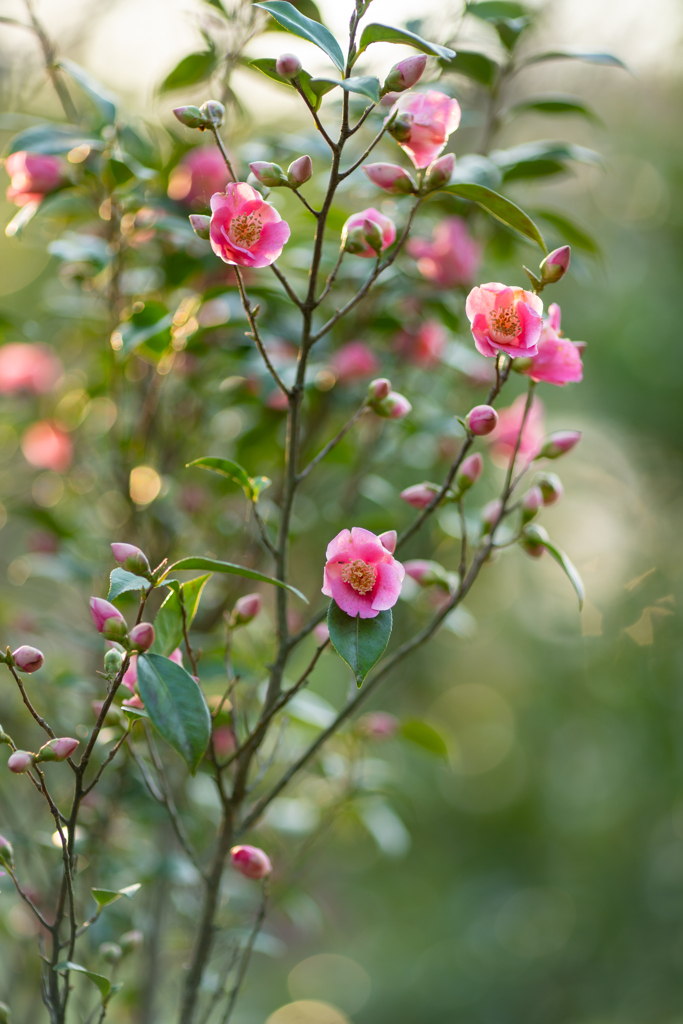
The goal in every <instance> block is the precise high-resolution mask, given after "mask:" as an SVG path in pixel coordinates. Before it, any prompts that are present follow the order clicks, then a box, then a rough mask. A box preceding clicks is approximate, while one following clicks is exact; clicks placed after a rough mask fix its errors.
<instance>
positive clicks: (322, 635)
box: [313, 622, 330, 644]
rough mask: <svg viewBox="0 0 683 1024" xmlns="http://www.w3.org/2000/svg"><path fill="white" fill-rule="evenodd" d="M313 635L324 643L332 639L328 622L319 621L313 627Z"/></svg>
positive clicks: (320, 642)
mask: <svg viewBox="0 0 683 1024" xmlns="http://www.w3.org/2000/svg"><path fill="white" fill-rule="evenodd" d="M313 636H314V637H315V638H316V640H317V641H318V643H319V644H324V643H325V641H326V640H329V639H330V631H329V629H328V626H327V623H326V622H319V623H318V625H317V626H315V627H314V629H313Z"/></svg>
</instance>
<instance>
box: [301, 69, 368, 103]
mask: <svg viewBox="0 0 683 1024" xmlns="http://www.w3.org/2000/svg"><path fill="white" fill-rule="evenodd" d="M318 82H321V83H323V84H325V85H328V84H329V85H331V86H332V87H333V88H334V87H335V86H339V87H340V88H341V89H344V90H345V91H346V92H356V93H358V94H359V95H360V96H366V97H367V98H368V99H369V100H372V102H373V103H379V78H375V77H374V76H373V75H362V76H361V77H359V78H345V79H343V81H339V79H337V78H312V79H311V88H312V89H315V88H316V86H317V84H318ZM326 91H327V90H326Z"/></svg>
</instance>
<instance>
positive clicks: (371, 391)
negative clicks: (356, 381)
mask: <svg viewBox="0 0 683 1024" xmlns="http://www.w3.org/2000/svg"><path fill="white" fill-rule="evenodd" d="M390 391H391V381H390V380H387V378H386V377H378V378H377V380H373V381H371V382H370V386H369V387H368V401H370V402H381V401H382V399H383V398H386V397H387V395H388V394H389V393H390Z"/></svg>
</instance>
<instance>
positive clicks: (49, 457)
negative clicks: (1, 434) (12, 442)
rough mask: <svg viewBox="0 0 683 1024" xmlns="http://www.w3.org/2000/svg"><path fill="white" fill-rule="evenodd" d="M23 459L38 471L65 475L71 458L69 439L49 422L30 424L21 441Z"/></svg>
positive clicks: (42, 421)
mask: <svg viewBox="0 0 683 1024" xmlns="http://www.w3.org/2000/svg"><path fill="white" fill-rule="evenodd" d="M21 450H22V452H23V453H24V458H25V459H26V461H27V462H30V463H31V465H32V466H36V467H37V468H38V469H51V470H53V471H54V472H55V473H65V472H66V470H67V469H68V468H69V466H70V465H71V460H72V458H73V444H72V441H71V438H70V437H69V435H68V434H67V433H65V432H64V431H63V430H60V428H59V427H57V426H55V424H54V423H51V422H49V420H39V421H38V422H37V423H32V424H31V426H30V427H29V428H28V429H27V430H26V432H25V434H24V436H23V437H22V439H21Z"/></svg>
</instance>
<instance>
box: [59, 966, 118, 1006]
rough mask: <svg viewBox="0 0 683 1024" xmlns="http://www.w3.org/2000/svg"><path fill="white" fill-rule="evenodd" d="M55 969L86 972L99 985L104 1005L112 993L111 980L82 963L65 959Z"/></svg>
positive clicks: (87, 976)
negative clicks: (89, 969) (82, 965)
mask: <svg viewBox="0 0 683 1024" xmlns="http://www.w3.org/2000/svg"><path fill="white" fill-rule="evenodd" d="M54 970H55V971H77V972H78V973H79V974H85V976H86V978H90V980H91V981H92V982H94V983H95V985H97V987H98V989H99V990H100V994H101V996H102V1005H103V1006H104V1005H105V1004H106V1000H107V997H108V996H109V995H110V993H111V982H110V981H109V978H105V977H104V975H102V974H95V972H94V971H88V970H86V968H85V967H81V965H80V964H75V963H74V962H73V961H72V960H64V961H62V963H59V964H55V967H54Z"/></svg>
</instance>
